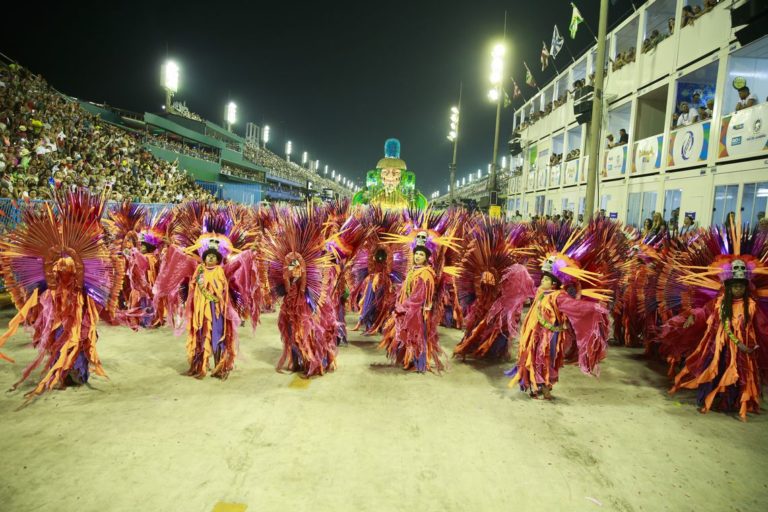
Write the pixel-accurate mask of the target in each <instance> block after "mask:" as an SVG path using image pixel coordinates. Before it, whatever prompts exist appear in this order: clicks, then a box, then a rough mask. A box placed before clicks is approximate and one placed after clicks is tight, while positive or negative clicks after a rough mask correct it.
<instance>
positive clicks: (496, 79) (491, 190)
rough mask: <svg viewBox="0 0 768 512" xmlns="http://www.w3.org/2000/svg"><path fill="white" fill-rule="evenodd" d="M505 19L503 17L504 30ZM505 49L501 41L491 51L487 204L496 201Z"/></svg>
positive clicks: (491, 204) (492, 204)
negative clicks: (490, 151)
mask: <svg viewBox="0 0 768 512" xmlns="http://www.w3.org/2000/svg"><path fill="white" fill-rule="evenodd" d="M506 26H507V20H506V17H505V18H504V31H505V32H506ZM506 52H507V49H506V47H505V46H504V44H503V43H498V44H497V45H496V46H494V47H493V51H491V76H490V81H491V85H492V86H493V89H491V90H490V91H488V98H489V99H490V100H491V101H495V102H496V129H495V131H494V135H493V158H492V159H491V162H492V163H491V175H490V176H489V177H488V195H489V196H490V197H489V199H490V201H489V203H488V204H489V205H490V206H494V205H495V204H496V202H497V201H498V198H497V196H496V193H497V192H498V191H497V190H496V167H497V166H496V158H497V157H498V153H499V123H500V122H501V103H502V102H503V101H504V87H503V83H504V55H505V54H506Z"/></svg>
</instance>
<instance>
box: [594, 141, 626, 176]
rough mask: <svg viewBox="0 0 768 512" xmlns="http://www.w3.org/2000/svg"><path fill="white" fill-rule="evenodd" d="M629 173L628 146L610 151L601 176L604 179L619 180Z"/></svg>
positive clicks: (606, 156)
mask: <svg viewBox="0 0 768 512" xmlns="http://www.w3.org/2000/svg"><path fill="white" fill-rule="evenodd" d="M626 172H627V146H618V147H615V148H611V149H609V150H608V153H607V154H606V155H605V166H603V171H602V172H601V173H600V175H601V176H602V177H603V178H618V177H620V176H623V175H624V173H626Z"/></svg>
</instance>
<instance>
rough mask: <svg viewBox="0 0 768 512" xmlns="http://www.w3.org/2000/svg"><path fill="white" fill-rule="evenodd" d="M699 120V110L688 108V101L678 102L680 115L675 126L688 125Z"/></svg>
mask: <svg viewBox="0 0 768 512" xmlns="http://www.w3.org/2000/svg"><path fill="white" fill-rule="evenodd" d="M698 121H699V111H698V110H696V109H690V108H689V107H688V102H686V101H684V102H682V103H680V115H679V116H678V118H677V123H676V126H688V125H691V124H693V123H696V122H698Z"/></svg>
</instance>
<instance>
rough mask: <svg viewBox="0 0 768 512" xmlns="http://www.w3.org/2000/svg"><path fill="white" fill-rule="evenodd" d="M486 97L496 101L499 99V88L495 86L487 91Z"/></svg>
mask: <svg viewBox="0 0 768 512" xmlns="http://www.w3.org/2000/svg"><path fill="white" fill-rule="evenodd" d="M488 99H489V100H490V101H498V100H499V90H498V89H496V88H493V89H491V90H489V91H488Z"/></svg>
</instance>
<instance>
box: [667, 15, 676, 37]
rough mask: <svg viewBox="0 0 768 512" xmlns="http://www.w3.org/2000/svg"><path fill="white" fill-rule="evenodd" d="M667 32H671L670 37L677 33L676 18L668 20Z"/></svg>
mask: <svg viewBox="0 0 768 512" xmlns="http://www.w3.org/2000/svg"><path fill="white" fill-rule="evenodd" d="M667 30H669V35H672V34H674V33H675V18H669V19H668V20H667Z"/></svg>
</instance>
